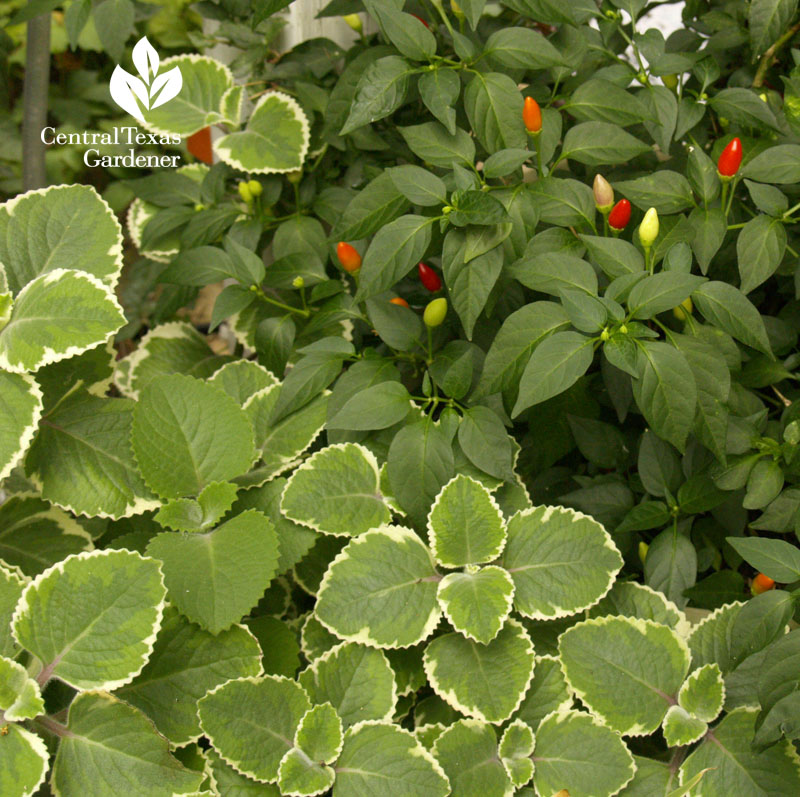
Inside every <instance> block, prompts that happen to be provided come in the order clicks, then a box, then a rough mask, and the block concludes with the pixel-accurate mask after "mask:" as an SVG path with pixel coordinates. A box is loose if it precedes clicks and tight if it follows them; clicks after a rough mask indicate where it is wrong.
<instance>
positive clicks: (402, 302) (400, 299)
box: [389, 296, 408, 307]
mask: <svg viewBox="0 0 800 797" xmlns="http://www.w3.org/2000/svg"><path fill="white" fill-rule="evenodd" d="M389 303H390V304H396V305H398V306H399V307H408V302H407V301H406V300H405V299H404V298H403V297H402V296H395V297H394V299H389Z"/></svg>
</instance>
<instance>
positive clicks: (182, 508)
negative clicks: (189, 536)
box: [155, 482, 238, 531]
mask: <svg viewBox="0 0 800 797" xmlns="http://www.w3.org/2000/svg"><path fill="white" fill-rule="evenodd" d="M237 490H238V488H237V486H236V485H235V484H231V483H230V482H210V483H209V484H207V485H206V486H205V487H204V488H203V489H202V490H201V491H200V494H199V495H198V496H197V500H196V501H195V500H194V499H193V498H173V499H172V500H171V501H167V503H166V504H164V505H163V506H162V507H161V509H159V510H158V512H157V513H156V516H155V520H156V522H157V523H159V524H160V525H161V526H163V527H164V528H170V529H173V530H174V531H202V530H203V529H207V528H210V527H211V526H213V525H215V524H216V523H217V522H218V521H219V519H220V518H221V517H222V516H223V515H224V514H225V513H226V512H227V511H228V510H229V509H230V508H231V506H233V502H234V501H235V500H236V492H237Z"/></svg>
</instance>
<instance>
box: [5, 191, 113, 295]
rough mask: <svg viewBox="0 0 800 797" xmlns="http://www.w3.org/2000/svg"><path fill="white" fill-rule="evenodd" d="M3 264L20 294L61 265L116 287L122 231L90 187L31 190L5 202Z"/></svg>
mask: <svg viewBox="0 0 800 797" xmlns="http://www.w3.org/2000/svg"><path fill="white" fill-rule="evenodd" d="M0 263H2V264H3V268H4V269H5V273H6V279H7V281H8V289H9V290H10V291H11V292H12V293H13V294H14V295H15V296H16V295H17V294H18V293H19V292H20V291H21V290H22V288H23V287H24V286H25V285H27V284H28V283H29V282H31V281H32V280H34V279H35V278H36V277H38V276H39V275H40V274H44V273H46V272H48V271H53V270H55V269H62V268H69V269H75V270H76V271H83V272H86V273H87V274H91V275H92V276H94V277H96V278H97V279H99V280H101V281H102V282H103V283H104V284H105V285H107V286H109V287H112V288H113V287H114V286H115V285H116V283H117V280H118V279H119V274H120V271H121V270H122V230H121V229H120V226H119V222H118V221H117V217H116V216H115V215H114V212H113V211H112V210H111V208H110V207H109V206H108V204H107V203H106V201H105V200H104V199H102V198H101V197H100V196H99V195H98V193H97V191H95V189H94V188H92V187H91V186H88V185H55V186H51V187H50V188H45V189H38V190H36V191H28V192H27V193H26V194H20V195H19V196H16V197H14V198H13V199H11V200H9V201H8V202H6V203H5V204H3V205H0Z"/></svg>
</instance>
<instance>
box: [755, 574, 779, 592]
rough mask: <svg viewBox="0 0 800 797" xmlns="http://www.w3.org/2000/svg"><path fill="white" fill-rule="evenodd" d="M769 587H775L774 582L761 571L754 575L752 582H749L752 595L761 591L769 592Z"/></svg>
mask: <svg viewBox="0 0 800 797" xmlns="http://www.w3.org/2000/svg"><path fill="white" fill-rule="evenodd" d="M771 589H775V582H774V581H773V580H772V579H771V578H770V577H769V576H765V575H764V574H763V573H759V574H758V575H756V577H755V578H754V579H753V583H752V584H750V591H751V592H752V593H753V595H760V594H761V593H762V592H769V590H771Z"/></svg>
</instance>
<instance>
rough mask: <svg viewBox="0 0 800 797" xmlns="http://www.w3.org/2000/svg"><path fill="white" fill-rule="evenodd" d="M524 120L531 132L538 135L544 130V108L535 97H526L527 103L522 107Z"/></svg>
mask: <svg viewBox="0 0 800 797" xmlns="http://www.w3.org/2000/svg"><path fill="white" fill-rule="evenodd" d="M522 121H523V122H524V123H525V128H526V129H527V131H528V132H529V133H531V134H532V135H534V136H538V135H539V133H541V132H542V109H541V108H540V107H539V103H538V102H536V100H534V99H533V97H526V98H525V105H524V106H523V108H522Z"/></svg>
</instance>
